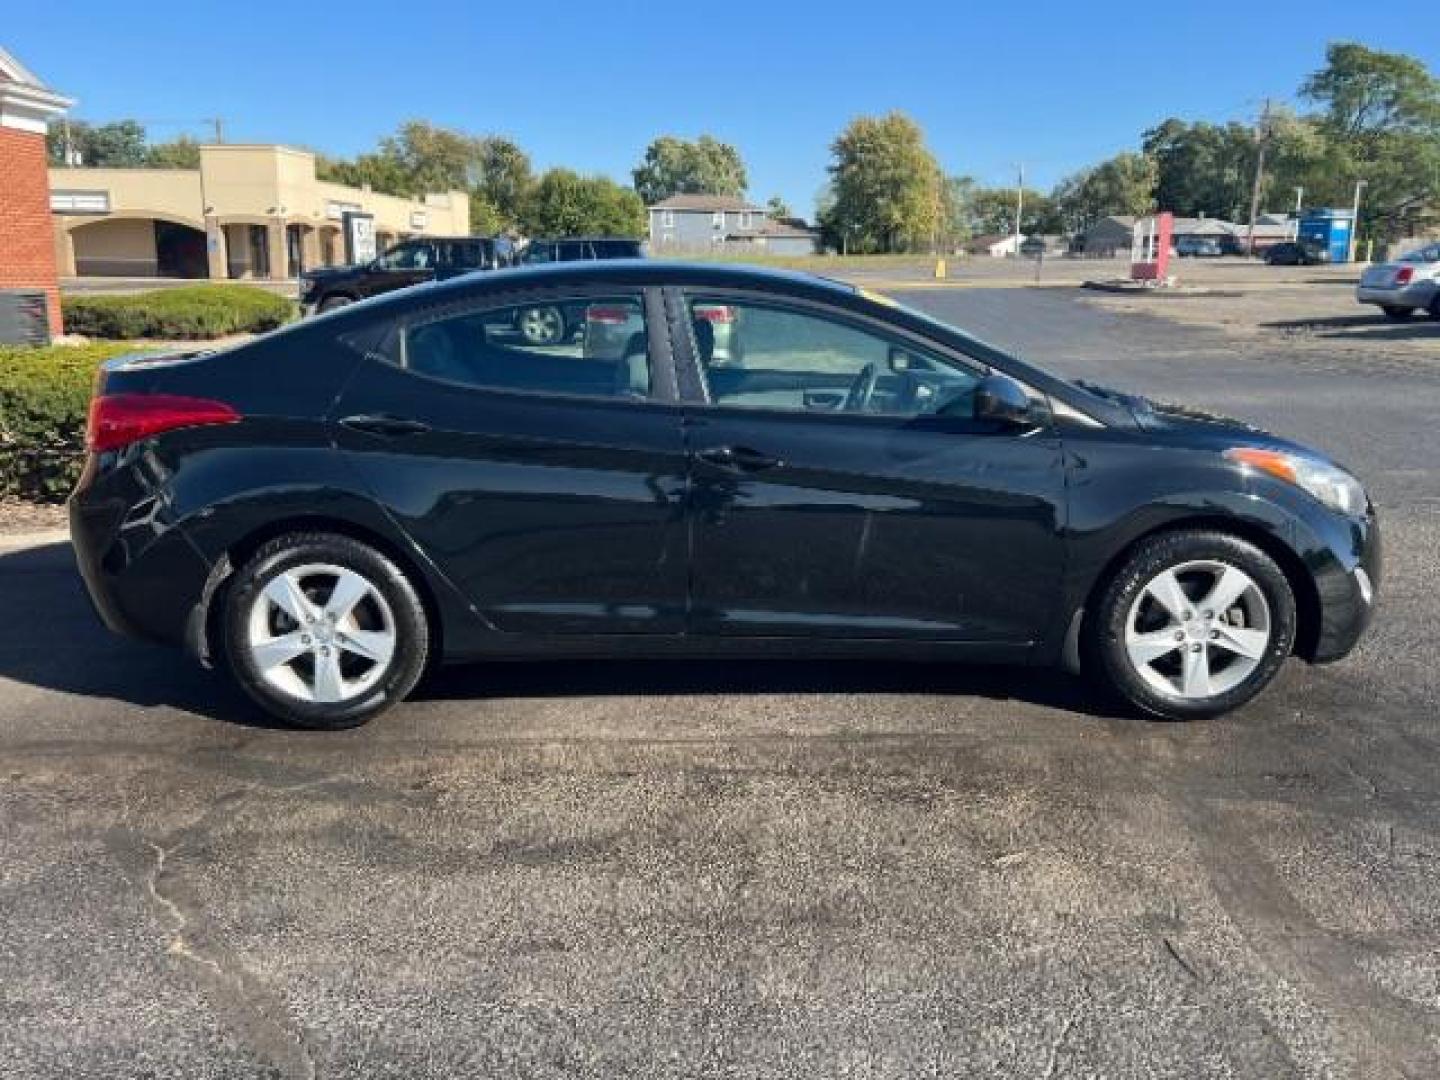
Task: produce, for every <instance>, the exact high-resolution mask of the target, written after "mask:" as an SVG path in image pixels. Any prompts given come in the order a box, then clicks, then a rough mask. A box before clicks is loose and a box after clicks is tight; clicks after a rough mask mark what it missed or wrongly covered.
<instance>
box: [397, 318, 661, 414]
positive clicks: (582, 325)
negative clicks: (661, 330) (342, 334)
mask: <svg viewBox="0 0 1440 1080" xmlns="http://www.w3.org/2000/svg"><path fill="white" fill-rule="evenodd" d="M648 341H649V338H648V336H647V334H646V332H645V311H644V307H643V305H642V303H641V297H640V295H639V294H638V293H633V294H620V295H616V296H611V297H604V298H598V299H592V298H584V299H555V300H546V301H543V302H534V301H532V302H530V303H527V304H523V305H518V306H513V307H505V308H499V309H490V310H485V311H466V312H462V313H460V314H452V315H447V316H445V317H443V318H439V319H434V320H431V321H428V322H423V323H418V324H416V325H413V326H409V327H406V329H405V330H404V332H403V333H402V335H401V338H400V342H399V350H398V352H399V355H398V357H397V358H396V362H397V363H398V364H399V366H401V367H403V368H405V369H406V370H408V371H411V372H414V373H415V374H416V375H423V376H426V377H428V378H433V379H443V380H445V381H446V382H452V383H460V384H462V385H465V386H472V387H476V388H484V389H491V390H510V391H522V392H528V393H537V394H564V395H582V396H586V397H633V398H643V397H647V396H648V395H649V394H650V388H651V378H650V355H649V346H648Z"/></svg>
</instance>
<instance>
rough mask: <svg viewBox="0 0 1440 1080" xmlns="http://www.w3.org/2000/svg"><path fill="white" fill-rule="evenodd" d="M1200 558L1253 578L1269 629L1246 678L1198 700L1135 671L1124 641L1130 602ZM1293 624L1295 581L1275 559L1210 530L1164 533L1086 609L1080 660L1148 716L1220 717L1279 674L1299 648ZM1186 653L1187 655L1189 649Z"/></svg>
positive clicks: (1132, 559) (1146, 543) (1127, 562)
mask: <svg viewBox="0 0 1440 1080" xmlns="http://www.w3.org/2000/svg"><path fill="white" fill-rule="evenodd" d="M1196 562H1215V563H1219V564H1223V565H1225V566H1233V567H1235V568H1237V569H1239V570H1241V571H1243V572H1244V573H1245V574H1246V575H1248V576H1249V577H1250V579H1251V580H1252V582H1253V583H1254V584H1255V585H1256V586H1257V588H1258V590H1259V592H1260V594H1261V596H1263V598H1264V601H1265V605H1266V608H1267V612H1266V614H1267V617H1268V621H1269V634H1270V637H1269V641H1268V643H1267V644H1266V645H1265V647H1264V651H1263V655H1261V656H1260V657H1259V659H1258V663H1257V665H1256V667H1255V668H1254V670H1253V671H1251V672H1250V673H1249V675H1248V676H1246V677H1245V678H1244V679H1243V681H1241V682H1239V683H1238V684H1237V685H1235V686H1233V687H1232V688H1230V689H1228V690H1226V691H1225V692H1223V693H1219V694H1217V695H1215V696H1212V697H1204V698H1198V699H1196V698H1185V697H1182V696H1179V694H1178V692H1177V693H1175V694H1167V693H1162V692H1161V691H1159V690H1157V689H1156V687H1155V686H1154V685H1152V684H1151V682H1149V681H1147V680H1146V678H1145V677H1144V676H1142V675H1141V674H1140V672H1139V671H1138V670H1137V669H1136V667H1135V666H1134V664H1133V663H1132V661H1131V659H1130V656H1129V654H1128V652H1127V650H1126V646H1125V634H1126V629H1127V621H1128V619H1129V618H1130V615H1131V609H1132V606H1134V605H1135V604H1136V602H1137V598H1139V597H1140V595H1141V593H1142V592H1143V591H1144V590H1145V588H1146V586H1147V585H1149V583H1150V582H1151V581H1153V580H1154V579H1155V577H1156V576H1157V575H1159V574H1161V573H1162V572H1163V571H1165V570H1167V569H1171V568H1175V567H1181V566H1184V565H1186V564H1192V563H1196ZM1295 623H1296V613H1295V598H1294V595H1293V594H1292V592H1291V589H1290V582H1289V580H1288V579H1287V578H1286V577H1285V573H1284V571H1282V570H1281V569H1280V567H1279V566H1277V565H1276V564H1275V561H1274V560H1273V559H1272V558H1270V556H1268V555H1266V554H1265V552H1263V551H1261V550H1260V549H1259V548H1257V547H1256V546H1255V545H1253V544H1251V543H1249V542H1247V541H1245V540H1242V539H1240V538H1239V537H1237V536H1232V535H1230V534H1228V533H1223V532H1214V531H1210V530H1189V529H1187V530H1183V531H1177V532H1171V533H1162V534H1160V535H1158V536H1155V537H1152V538H1150V539H1148V540H1144V541H1141V543H1140V544H1139V545H1138V546H1137V547H1136V548H1135V550H1134V551H1132V552H1131V553H1130V555H1129V556H1128V557H1127V558H1126V560H1125V562H1124V563H1123V564H1122V565H1121V566H1120V568H1119V569H1118V570H1117V571H1116V572H1115V573H1114V575H1113V576H1112V577H1111V578H1110V579H1109V580H1108V581H1107V582H1106V583H1105V584H1104V585H1103V586H1102V587H1101V589H1100V593H1099V599H1098V601H1097V602H1096V603H1095V605H1094V607H1093V610H1092V611H1087V612H1086V616H1085V623H1084V630H1083V634H1082V637H1081V648H1082V650H1083V657H1082V662H1083V666H1084V670H1085V672H1086V673H1087V674H1088V675H1092V676H1093V677H1094V678H1095V679H1096V680H1097V681H1098V682H1099V683H1100V684H1101V685H1102V687H1103V688H1104V689H1106V690H1108V691H1109V692H1110V693H1112V694H1113V695H1115V696H1116V697H1117V698H1118V699H1119V700H1120V701H1121V702H1123V703H1125V704H1127V705H1130V706H1131V707H1133V708H1135V709H1137V710H1139V711H1140V712H1142V713H1145V714H1148V715H1150V716H1155V717H1160V718H1162V719H1165V720H1193V719H1202V718H1205V717H1211V716H1219V715H1221V714H1222V713H1226V712H1229V711H1231V710H1232V709H1236V708H1239V707H1240V706H1241V705H1243V704H1245V703H1246V702H1247V701H1249V700H1250V699H1251V698H1253V697H1254V696H1255V695H1256V694H1258V693H1260V691H1261V690H1263V689H1265V687H1266V686H1267V685H1269V683H1270V681H1271V680H1272V679H1274V678H1275V675H1276V673H1277V672H1279V670H1280V666H1281V665H1282V664H1283V663H1284V662H1285V659H1286V657H1288V656H1289V655H1290V652H1291V650H1292V649H1293V647H1294V644H1295V633H1296V624H1295ZM1190 647H1193V646H1190ZM1257 651H1258V650H1257ZM1181 652H1182V655H1183V649H1182V650H1181ZM1206 655H1207V656H1208V655H1209V653H1208V650H1207V653H1206Z"/></svg>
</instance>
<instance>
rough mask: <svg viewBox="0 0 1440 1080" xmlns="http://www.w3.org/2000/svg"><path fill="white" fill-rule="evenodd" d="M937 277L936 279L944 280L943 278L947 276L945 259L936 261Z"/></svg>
mask: <svg viewBox="0 0 1440 1080" xmlns="http://www.w3.org/2000/svg"><path fill="white" fill-rule="evenodd" d="M935 276H936V278H943V277H944V276H945V260H944V259H936V260H935Z"/></svg>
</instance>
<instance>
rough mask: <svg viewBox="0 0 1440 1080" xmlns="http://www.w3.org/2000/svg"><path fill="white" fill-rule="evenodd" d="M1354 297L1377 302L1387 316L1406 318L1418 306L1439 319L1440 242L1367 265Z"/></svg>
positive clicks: (1363, 302)
mask: <svg viewBox="0 0 1440 1080" xmlns="http://www.w3.org/2000/svg"><path fill="white" fill-rule="evenodd" d="M1355 299H1357V300H1359V301H1360V303H1362V304H1379V305H1380V310H1381V311H1383V312H1384V313H1385V316H1386V318H1390V319H1408V318H1409V317H1410V316H1411V314H1412V313H1413V312H1414V311H1415V310H1416V309H1417V308H1418V309H1423V310H1426V311H1429V312H1430V314H1431V315H1432V316H1433V317H1434V318H1437V319H1440V244H1427V245H1426V246H1425V247H1423V248H1420V249H1419V250H1417V251H1412V252H1410V254H1408V255H1402V256H1401V257H1400V258H1399V259H1397V260H1396V261H1394V262H1387V263H1381V264H1380V265H1378V266H1372V267H1370V269H1368V270H1366V271H1365V273H1364V274H1362V275H1361V276H1360V285H1359V287H1358V288H1357V289H1356V290H1355Z"/></svg>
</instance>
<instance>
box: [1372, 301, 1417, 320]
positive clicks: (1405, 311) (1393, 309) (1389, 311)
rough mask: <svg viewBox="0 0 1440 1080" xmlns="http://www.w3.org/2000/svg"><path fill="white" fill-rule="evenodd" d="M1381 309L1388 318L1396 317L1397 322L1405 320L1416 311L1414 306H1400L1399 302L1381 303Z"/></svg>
mask: <svg viewBox="0 0 1440 1080" xmlns="http://www.w3.org/2000/svg"><path fill="white" fill-rule="evenodd" d="M1380 310H1381V311H1383V312H1384V313H1385V317H1386V318H1387V319H1394V320H1395V321H1396V322H1404V321H1405V320H1406V319H1408V318H1410V316H1411V315H1412V314H1413V313H1414V311H1415V309H1414V308H1408V307H1400V306H1399V305H1398V304H1381V305H1380Z"/></svg>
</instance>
